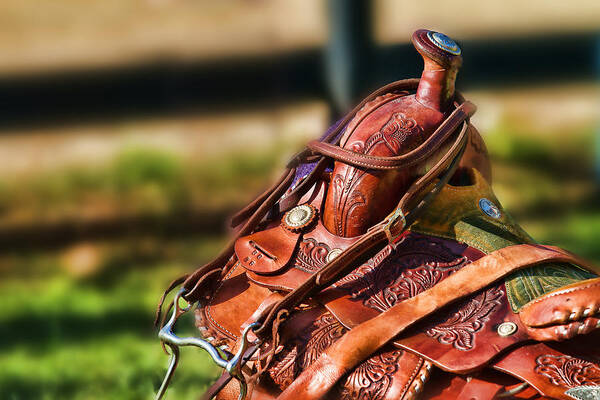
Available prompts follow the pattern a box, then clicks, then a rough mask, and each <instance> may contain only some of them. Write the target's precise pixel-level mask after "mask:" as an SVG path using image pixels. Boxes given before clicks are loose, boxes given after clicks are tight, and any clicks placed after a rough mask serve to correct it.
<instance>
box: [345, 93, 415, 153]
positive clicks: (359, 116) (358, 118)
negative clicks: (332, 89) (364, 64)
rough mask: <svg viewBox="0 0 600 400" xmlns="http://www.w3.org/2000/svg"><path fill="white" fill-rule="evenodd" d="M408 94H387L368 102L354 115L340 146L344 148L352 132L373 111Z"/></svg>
mask: <svg viewBox="0 0 600 400" xmlns="http://www.w3.org/2000/svg"><path fill="white" fill-rule="evenodd" d="M407 94H408V92H399V93H385V94H382V95H380V96H377V97H375V98H374V99H373V100H371V101H368V102H366V103H365V104H364V105H363V106H362V107H361V108H360V109H359V110H358V111H357V112H356V114H355V115H354V117H353V118H352V120H350V122H349V123H348V125H347V126H346V129H344V133H343V134H342V137H341V138H340V146H344V145H345V144H346V141H347V140H348V137H349V136H350V135H351V134H352V132H354V130H355V129H356V127H357V126H358V125H359V124H360V123H361V122H362V121H363V120H364V119H365V118H366V117H367V116H368V115H369V114H370V113H371V111H372V110H373V109H376V108H379V107H381V106H382V105H384V104H386V103H388V102H390V101H392V100H396V99H398V98H400V97H403V96H406V95H407Z"/></svg>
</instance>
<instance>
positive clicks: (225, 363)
mask: <svg viewBox="0 0 600 400" xmlns="http://www.w3.org/2000/svg"><path fill="white" fill-rule="evenodd" d="M185 292H186V290H185V289H183V288H182V289H180V290H179V292H177V294H176V295H175V299H174V300H173V314H172V315H171V318H170V319H169V321H168V322H167V323H166V324H165V326H163V327H162V328H161V330H160V331H159V333H158V337H159V339H160V340H161V342H162V343H164V344H165V345H166V346H168V347H169V348H170V349H171V358H170V359H169V366H168V367H167V372H166V374H165V377H164V379H163V382H162V384H161V385H160V388H159V389H158V392H157V393H156V397H155V400H161V399H162V398H163V397H164V395H165V393H166V391H167V388H168V386H169V383H170V382H171V378H173V374H174V372H175V369H176V368H177V364H178V363H179V347H181V346H194V347H200V348H202V349H204V350H206V351H207V352H208V354H209V355H210V357H211V358H212V359H213V361H214V362H215V364H217V365H218V366H219V367H221V368H223V369H225V371H227V372H228V373H229V374H230V375H231V376H232V377H233V378H235V379H236V380H237V381H238V383H239V385H240V394H239V396H238V400H243V399H245V398H246V394H247V392H248V385H247V383H246V378H245V377H244V375H243V374H242V367H243V364H242V363H241V360H242V356H243V355H244V353H245V352H246V349H247V348H248V345H249V344H250V343H249V342H248V333H249V332H250V330H253V331H254V330H256V329H258V327H259V326H260V324H259V323H258V322H254V323H252V324H250V325H248V326H247V327H246V328H245V329H244V332H243V333H242V337H241V344H240V348H239V349H238V351H237V352H236V353H235V355H234V356H233V357H231V359H229V360H228V359H226V358H223V357H221V354H220V353H219V350H218V349H217V348H216V347H215V346H213V345H212V344H210V342H208V341H206V340H204V339H202V338H199V337H192V336H190V337H184V338H182V337H179V336H177V335H176V334H175V333H174V332H173V326H174V325H175V322H177V320H178V319H179V317H181V316H182V315H183V314H185V313H186V312H187V311H189V309H190V308H192V304H188V306H187V307H185V308H181V307H180V305H179V300H180V299H181V298H182V296H183V294H184V293H185ZM184 300H185V299H184Z"/></svg>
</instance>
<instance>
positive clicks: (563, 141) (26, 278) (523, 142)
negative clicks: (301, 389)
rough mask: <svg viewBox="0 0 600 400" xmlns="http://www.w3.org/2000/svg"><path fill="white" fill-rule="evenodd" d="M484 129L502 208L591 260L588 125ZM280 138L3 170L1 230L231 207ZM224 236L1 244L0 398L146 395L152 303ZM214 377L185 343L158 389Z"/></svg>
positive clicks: (180, 395) (599, 225) (156, 354)
mask: <svg viewBox="0 0 600 400" xmlns="http://www.w3.org/2000/svg"><path fill="white" fill-rule="evenodd" d="M485 139H486V142H487V144H488V147H489V150H490V153H491V155H492V160H493V167H494V172H495V183H494V187H495V190H496V192H497V194H498V197H499V199H500V200H501V202H502V203H503V204H504V206H505V208H506V209H507V210H508V211H509V212H510V213H512V214H513V215H514V216H516V218H517V220H518V221H519V222H521V223H522V225H523V226H524V228H525V229H526V230H528V231H529V232H530V233H531V234H532V235H533V236H534V237H535V238H536V239H538V240H539V241H540V242H543V243H550V244H556V245H560V246H564V247H566V248H568V249H570V250H572V251H574V252H577V253H579V254H581V255H583V256H585V257H588V258H591V259H593V260H595V261H596V262H598V261H600V249H599V248H598V246H596V244H595V242H596V238H597V237H598V233H599V232H600V208H599V207H600V206H599V202H598V199H599V197H598V185H597V184H596V183H595V182H594V179H593V154H592V153H591V149H593V146H592V143H593V140H594V136H593V131H592V130H590V129H582V130H577V131H574V132H568V133H565V132H557V133H552V132H551V133H549V134H548V136H547V137H545V138H539V137H530V136H529V135H527V133H526V132H521V131H519V130H518V129H515V128H514V127H513V126H511V125H510V124H504V125H500V126H499V127H498V128H497V129H496V130H495V131H493V132H491V133H490V134H488V135H486V137H485ZM282 146H283V145H282V144H278V145H277V146H274V147H273V148H269V149H266V150H265V151H264V152H262V153H259V154H250V155H249V154H243V155H242V154H227V155H226V156H224V155H215V157H214V158H212V159H208V160H201V161H197V162H195V161H193V160H192V161H190V160H183V159H181V158H179V157H178V156H177V155H174V154H170V153H167V152H164V151H161V150H160V149H158V150H157V149H144V148H134V149H126V150H125V151H124V152H123V153H122V154H120V155H119V156H118V157H116V158H115V160H114V161H113V162H112V163H111V164H109V165H107V166H105V167H103V168H71V169H66V170H63V171H55V172H51V173H45V174H41V175H39V176H36V177H33V178H31V179H20V180H18V181H12V182H11V181H4V182H1V184H0V199H1V200H0V227H2V226H4V227H5V229H8V232H10V229H9V228H10V226H11V225H10V224H11V223H12V222H14V221H15V220H18V221H21V222H22V221H25V222H24V223H25V224H27V223H29V224H31V226H32V227H33V228H35V224H37V223H41V222H43V221H46V222H47V223H49V224H51V223H52V221H60V220H61V218H65V217H74V218H80V217H81V215H82V214H83V215H84V217H85V218H84V217H81V218H82V219H83V220H86V218H88V219H90V218H91V219H93V218H106V217H107V215H108V216H110V217H114V218H117V219H118V218H120V217H122V216H124V215H137V214H151V215H162V216H164V218H165V219H168V218H170V217H169V216H170V215H174V214H176V213H177V212H178V210H181V209H200V210H203V211H204V212H208V213H211V212H217V211H218V210H219V209H222V208H227V209H229V208H230V207H234V206H238V205H240V204H241V203H243V202H244V201H246V200H248V199H249V198H250V197H252V194H253V193H256V192H258V190H259V189H260V188H261V187H264V186H266V184H267V183H268V181H269V179H270V177H271V176H272V172H273V170H276V169H278V167H279V166H280V164H281V163H282V161H284V160H282V159H281V158H280V156H278V155H277V154H278V151H279V150H280V149H281V148H282ZM288 150H289V148H288ZM94 213H96V214H94ZM90 215H91V217H90ZM17 217H18V218H17ZM19 218H21V219H19ZM27 221H29V222H27ZM40 221H41V222H40ZM3 224H4V225H3ZM7 226H8V228H6V227H7ZM33 228H32V229H33ZM224 241H225V237H224V235H223V234H222V233H220V231H219V233H215V232H205V233H200V234H198V233H195V234H193V235H186V234H184V235H170V234H166V235H165V234H161V233H160V232H142V233H140V232H135V233H133V234H130V233H128V234H123V235H121V236H117V237H107V238H103V239H98V238H94V239H93V240H92V239H91V240H87V241H85V242H84V243H66V244H63V245H61V246H58V247H48V248H45V247H44V246H41V247H40V248H37V247H35V246H34V247H29V248H27V247H24V248H21V249H5V250H4V251H3V252H2V254H1V255H0V277H1V278H2V280H1V282H0V291H1V293H2V296H1V297H0V306H1V308H2V310H3V312H2V314H0V366H1V368H0V398H1V399H9V400H20V399H98V398H103V399H149V398H152V396H153V393H154V391H155V390H156V388H157V387H158V386H159V384H160V380H161V379H162V374H163V373H164V371H165V367H166V364H167V360H168V357H167V356H166V355H165V354H164V353H163V352H162V349H161V347H160V345H159V343H158V340H157V339H156V332H155V330H154V329H153V327H152V320H153V317H154V315H153V312H154V307H155V305H156V301H157V299H158V297H159V296H160V294H161V292H162V290H163V289H164V287H165V286H166V285H167V284H168V282H169V281H170V280H171V279H173V278H174V277H176V276H179V275H180V274H183V273H185V272H190V270H192V269H193V268H194V267H195V266H197V265H199V264H201V263H202V262H204V261H207V260H208V259H210V258H211V256H213V255H214V254H216V252H217V251H218V249H219V248H220V247H221V246H222V245H223V243H224ZM192 325H193V324H192V322H191V320H190V319H188V320H187V321H182V323H181V324H180V326H179V329H180V331H181V332H184V333H185V332H187V333H190V334H193V327H192ZM216 374H217V371H216V368H214V367H213V366H212V364H211V363H210V361H209V360H208V358H207V357H206V355H205V354H203V353H202V352H201V351H198V350H194V349H184V350H183V358H182V362H181V365H180V366H179V368H178V371H177V373H176V375H175V378H174V381H173V384H172V387H171V389H170V391H169V398H173V399H175V398H176V399H183V400H185V399H192V398H197V397H198V395H199V394H200V393H202V390H203V389H204V388H205V387H206V386H207V385H208V384H209V383H210V382H211V381H212V380H213V379H214V378H215V377H216Z"/></svg>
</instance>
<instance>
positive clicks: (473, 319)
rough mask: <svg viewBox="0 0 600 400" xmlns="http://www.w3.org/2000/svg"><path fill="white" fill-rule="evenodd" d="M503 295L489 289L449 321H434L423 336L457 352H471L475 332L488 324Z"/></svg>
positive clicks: (443, 319) (460, 309) (493, 289)
mask: <svg viewBox="0 0 600 400" xmlns="http://www.w3.org/2000/svg"><path fill="white" fill-rule="evenodd" d="M503 295H504V292H503V291H502V290H500V289H498V288H495V287H492V288H489V289H488V290H486V291H484V292H482V293H480V294H478V295H477V296H475V297H474V298H472V299H471V300H470V301H469V302H467V303H466V304H465V305H464V306H463V307H461V308H459V309H458V310H457V311H456V312H454V313H453V314H452V315H451V316H450V318H449V319H446V318H441V319H439V320H438V321H436V323H434V324H433V326H432V327H431V328H429V329H427V330H426V331H425V334H426V335H427V336H429V337H431V338H435V339H437V341H438V342H439V343H441V344H445V345H451V346H453V347H454V348H455V349H457V350H463V351H468V350H472V349H473V348H474V347H475V344H476V343H475V337H476V334H477V332H479V331H481V330H482V329H483V328H484V326H485V324H486V323H487V322H489V320H490V317H491V314H493V313H495V312H496V311H497V310H498V309H499V308H500V307H501V305H502V297H503Z"/></svg>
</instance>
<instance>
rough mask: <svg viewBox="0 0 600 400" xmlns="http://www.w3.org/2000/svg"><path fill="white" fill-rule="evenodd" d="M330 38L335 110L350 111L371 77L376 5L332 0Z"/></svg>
mask: <svg viewBox="0 0 600 400" xmlns="http://www.w3.org/2000/svg"><path fill="white" fill-rule="evenodd" d="M327 5H328V10H327V11H328V13H329V41H328V43H327V46H326V49H325V70H326V77H327V86H328V88H327V89H328V92H329V98H330V103H331V105H332V108H333V110H334V112H335V113H336V114H337V113H343V112H345V111H347V110H348V109H349V108H350V107H351V106H352V104H353V103H354V102H355V101H356V98H357V97H358V96H359V95H361V94H362V91H363V90H364V89H365V88H366V87H368V80H369V79H370V78H371V77H370V76H369V75H368V73H367V70H366V68H365V61H366V62H368V60H369V59H370V55H372V50H373V43H372V40H371V37H372V30H371V27H372V12H371V7H372V4H371V2H370V1H367V0H329V1H328V3H327Z"/></svg>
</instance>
